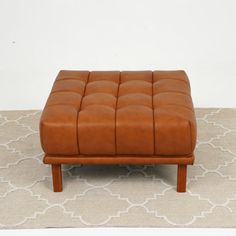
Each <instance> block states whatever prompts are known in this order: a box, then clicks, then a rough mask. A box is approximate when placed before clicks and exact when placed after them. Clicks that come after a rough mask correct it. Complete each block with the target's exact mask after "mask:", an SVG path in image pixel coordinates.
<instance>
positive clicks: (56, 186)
mask: <svg viewBox="0 0 236 236" xmlns="http://www.w3.org/2000/svg"><path fill="white" fill-rule="evenodd" d="M52 180H53V191H54V192H62V172H61V164H52Z"/></svg>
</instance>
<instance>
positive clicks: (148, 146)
mask: <svg viewBox="0 0 236 236" xmlns="http://www.w3.org/2000/svg"><path fill="white" fill-rule="evenodd" d="M40 138H41V144H42V148H43V150H44V152H45V153H46V154H48V155H58V156H60V155H62V156H69V155H89V156H92V155H98V156H99V155H103V156H115V155H119V156H121V155H137V156H138V155H146V156H155V155H157V156H168V157H170V156H186V155H191V154H192V153H193V151H194V148H195V145H196V120H195V114H194V109H193V103H192V98H191V91H190V84H189V80H188V77H187V75H186V73H185V72H184V71H153V72H152V71H122V72H119V71H92V72H89V71H60V72H59V74H58V76H57V78H56V81H55V82H54V85H53V88H52V90H51V93H50V96H49V98H48V100H47V103H46V106H45V108H44V110H43V113H42V116H41V120H40Z"/></svg>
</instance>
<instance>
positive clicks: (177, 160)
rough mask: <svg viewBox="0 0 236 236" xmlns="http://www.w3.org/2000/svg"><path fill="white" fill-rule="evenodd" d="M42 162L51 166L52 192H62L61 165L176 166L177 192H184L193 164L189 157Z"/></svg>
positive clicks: (49, 159) (54, 159) (76, 158)
mask: <svg viewBox="0 0 236 236" xmlns="http://www.w3.org/2000/svg"><path fill="white" fill-rule="evenodd" d="M43 162H44V163H45V164H51V165H52V178H53V190H54V192H61V191H62V171H61V164H95V165H99V164H100V165H101V164H130V165H132V164H134V165H137V164H140V165H144V164H171V165H178V171H177V173H178V174H177V192H185V191H186V178H187V165H192V164H193V163H194V155H191V156H166V157H163V156H139V157H137V156H81V155H80V156H51V155H45V156H44V159H43Z"/></svg>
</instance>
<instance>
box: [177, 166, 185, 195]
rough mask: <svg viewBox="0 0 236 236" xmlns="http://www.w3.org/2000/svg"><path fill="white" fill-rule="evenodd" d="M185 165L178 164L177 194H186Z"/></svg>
mask: <svg viewBox="0 0 236 236" xmlns="http://www.w3.org/2000/svg"><path fill="white" fill-rule="evenodd" d="M186 178H187V165H185V164H178V176H177V192H179V193H183V192H186Z"/></svg>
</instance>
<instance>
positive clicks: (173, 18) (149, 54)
mask: <svg viewBox="0 0 236 236" xmlns="http://www.w3.org/2000/svg"><path fill="white" fill-rule="evenodd" d="M178 68H180V69H185V70H186V71H187V73H188V75H189V77H190V80H191V85H192V95H193V100H194V104H195V106H197V107H215V106H216V107H236V1H235V0H162V1H161V0H143V1H139V0H116V1H113V0H84V1H82V0H38V1H36V0H15V1H14V0H0V109H34V108H37V109H38V108H42V107H43V105H44V103H45V101H46V98H47V95H48V93H49V91H50V88H51V86H52V83H53V80H54V78H55V76H56V74H57V72H58V70H60V69H88V70H112V69H118V70H144V69H178Z"/></svg>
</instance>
